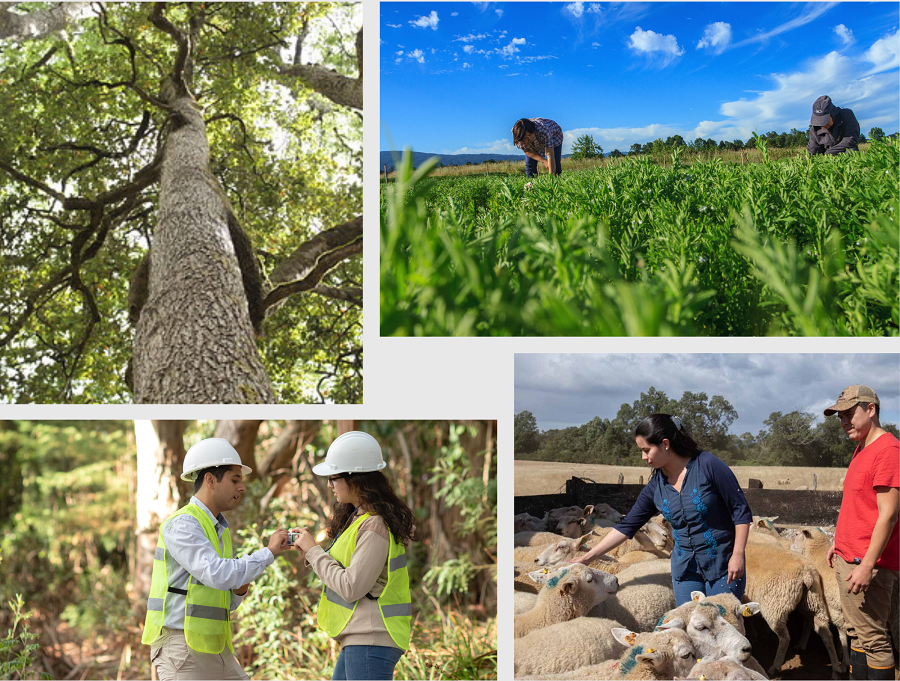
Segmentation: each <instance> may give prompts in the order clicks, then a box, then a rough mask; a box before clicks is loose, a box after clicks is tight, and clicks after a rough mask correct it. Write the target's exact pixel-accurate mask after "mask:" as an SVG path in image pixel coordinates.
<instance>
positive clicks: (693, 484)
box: [616, 452, 753, 582]
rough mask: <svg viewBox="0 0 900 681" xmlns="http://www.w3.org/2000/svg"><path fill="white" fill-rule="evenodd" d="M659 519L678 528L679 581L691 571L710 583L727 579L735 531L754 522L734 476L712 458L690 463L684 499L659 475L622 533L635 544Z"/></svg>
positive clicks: (675, 567)
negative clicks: (645, 527)
mask: <svg viewBox="0 0 900 681" xmlns="http://www.w3.org/2000/svg"><path fill="white" fill-rule="evenodd" d="M657 513H662V514H663V516H664V517H665V519H666V520H668V521H669V524H671V525H672V536H673V538H674V540H675V548H674V549H673V550H672V577H673V579H676V580H677V579H682V578H683V577H684V574H685V572H686V570H687V569H688V567H689V566H690V568H691V569H698V570H699V572H700V574H701V575H703V578H704V579H705V580H706V581H709V582H713V581H715V580H717V579H719V578H720V577H722V576H723V575H725V574H726V573H727V572H728V561H729V560H730V559H731V554H732V552H733V551H734V536H735V531H734V526H735V525H743V524H745V523H750V522H752V520H753V517H752V514H751V513H750V506H749V505H748V504H747V499H746V497H745V496H744V493H743V492H742V491H741V487H740V485H739V484H738V481H737V478H736V477H735V475H734V473H733V472H732V471H731V469H730V468H729V467H728V466H727V465H726V464H725V463H724V462H723V461H721V460H720V459H719V458H717V457H716V456H715V455H714V454H710V453H709V452H701V453H700V454H698V455H697V456H696V457H695V458H693V459H691V460H690V461H688V464H687V468H686V472H685V475H684V483H683V484H682V486H681V492H680V493H679V492H676V491H675V488H674V487H672V485H670V484H669V481H668V479H667V478H666V475H665V473H663V472H662V470H658V471H657V472H656V474H655V475H653V476H652V477H651V478H650V481H649V482H648V483H647V484H646V485H645V486H644V489H643V490H642V491H641V494H640V496H639V497H638V498H637V501H636V502H635V503H634V506H632V508H631V510H630V511H629V512H628V515H626V516H625V518H624V519H623V520H622V521H621V522H620V523H619V524H618V525H616V529H617V530H618V531H619V532H621V533H622V534H624V535H626V536H627V537H628V538H629V539H630V538H632V537H634V535H635V533H636V532H637V531H638V530H639V529H640V528H641V527H643V525H644V524H645V523H646V522H647V521H648V520H650V518H652V517H653V516H654V515H656V514H657ZM692 559H693V560H692Z"/></svg>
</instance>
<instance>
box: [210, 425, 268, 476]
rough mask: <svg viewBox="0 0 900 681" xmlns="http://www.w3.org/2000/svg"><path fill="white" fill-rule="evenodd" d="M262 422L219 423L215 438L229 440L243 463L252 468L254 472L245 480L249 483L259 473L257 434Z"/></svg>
mask: <svg viewBox="0 0 900 681" xmlns="http://www.w3.org/2000/svg"><path fill="white" fill-rule="evenodd" d="M261 423H262V421H228V420H224V421H219V423H218V424H217V425H216V432H215V434H214V437H221V438H225V439H226V440H228V442H230V443H231V446H232V447H234V448H235V450H237V453H238V454H239V455H240V457H241V463H243V464H244V465H245V466H250V468H252V469H253V472H252V473H250V475H248V476H246V477H245V478H244V480H245V481H247V482H249V481H250V480H253V479H254V478H255V477H256V476H257V475H258V473H259V471H258V470H257V466H256V434H257V433H258V432H259V426H260V424H261Z"/></svg>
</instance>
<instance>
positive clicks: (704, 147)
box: [570, 128, 896, 159]
mask: <svg viewBox="0 0 900 681" xmlns="http://www.w3.org/2000/svg"><path fill="white" fill-rule="evenodd" d="M894 134H896V133H894ZM759 137H760V138H761V139H763V140H765V141H766V144H767V145H768V146H770V147H773V148H776V149H788V148H792V147H805V146H806V145H807V143H808V142H809V130H797V128H791V131H790V132H781V133H778V132H775V131H774V130H772V131H769V132H767V133H766V134H765V135H759ZM884 137H885V134H884V131H883V130H882V129H881V128H872V129H870V130H869V137H868V139H867V138H866V136H865V135H864V134H863V133H862V132H860V134H859V141H860V142H866V141H868V140H869V139H874V140H880V139H882V138H884ZM679 147H680V148H683V149H684V150H686V151H695V152H712V151H740V150H741V149H754V148H755V147H756V138H755V137H753V136H751V137H750V138H749V139H748V140H747V141H746V142H744V141H743V140H739V139H736V140H733V141H731V142H728V141H727V140H720V141H719V142H716V141H715V140H714V139H703V138H702V137H698V138H697V139H695V140H694V141H693V142H687V141H685V139H684V138H683V137H682V136H681V135H670V136H669V137H667V138H666V139H665V141H663V139H662V137H657V138H656V139H655V140H653V141H652V142H647V143H645V144H640V143H639V142H636V143H635V144H632V145H631V147H630V148H629V150H628V152H627V153H622V152H621V151H619V150H618V149H613V150H612V151H611V152H609V154H608V156H609V157H610V158H621V157H623V156H638V155H640V154H664V153H669V152H672V151H674V150H675V149H677V148H679ZM570 155H571V156H572V158H577V159H586V158H596V157H598V156H603V155H604V152H603V147H602V146H600V145H599V144H597V143H595V142H594V138H593V136H591V135H581V136H580V137H579V138H578V139H577V140H576V141H575V144H574V146H573V147H572V152H571V154H570Z"/></svg>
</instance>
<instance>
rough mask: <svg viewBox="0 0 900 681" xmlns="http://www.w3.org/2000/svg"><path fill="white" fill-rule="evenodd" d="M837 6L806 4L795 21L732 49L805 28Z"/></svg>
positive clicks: (753, 37)
mask: <svg viewBox="0 0 900 681" xmlns="http://www.w3.org/2000/svg"><path fill="white" fill-rule="evenodd" d="M837 4H838V3H836V2H808V3H806V6H805V7H804V8H803V12H802V13H801V14H800V16H799V17H797V18H796V19H791V20H790V21H786V22H785V23H783V24H780V25H778V26H776V27H775V28H773V29H772V30H771V31H765V32H763V33H759V34H757V35H755V36H752V37H750V38H747V39H746V40H742V41H741V42H739V43H735V44H734V45H732V47H742V46H744V45H749V44H751V43H758V42H764V41H766V40H768V39H769V38H771V37H773V36H776V35H779V34H781V33H786V32H787V31H792V30H794V29H795V28H800V27H801V26H805V25H806V24H808V23H809V22H810V21H814V20H815V19H818V18H819V17H820V16H822V15H823V14H825V12H827V11H828V10H830V9H831V8H832V7H834V6H835V5H837Z"/></svg>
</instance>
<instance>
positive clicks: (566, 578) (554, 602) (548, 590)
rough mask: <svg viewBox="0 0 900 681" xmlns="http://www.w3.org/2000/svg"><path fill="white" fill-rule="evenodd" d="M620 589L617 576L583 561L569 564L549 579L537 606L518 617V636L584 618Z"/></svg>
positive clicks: (516, 621)
mask: <svg viewBox="0 0 900 681" xmlns="http://www.w3.org/2000/svg"><path fill="white" fill-rule="evenodd" d="M618 588H619V584H618V580H617V579H616V577H615V575H610V574H608V573H606V572H602V571H600V570H594V569H593V568H589V567H587V566H586V565H581V564H579V563H573V564H571V565H567V566H566V567H563V568H561V569H559V570H557V571H556V572H555V573H554V574H553V575H552V576H551V577H550V578H549V579H548V580H547V581H546V582H545V584H544V586H543V588H542V589H541V590H540V592H539V593H538V599H537V602H536V603H535V606H534V607H533V608H532V609H531V610H529V611H528V612H526V613H523V614H521V615H519V616H518V617H516V618H515V636H516V638H519V637H521V636H525V635H526V634H528V633H529V632H531V631H533V630H535V629H540V628H542V627H547V626H550V625H551V624H556V623H558V622H565V621H568V620H572V619H575V618H576V617H582V616H584V615H586V614H587V613H588V612H590V610H591V608H593V607H594V606H596V605H598V604H600V603H602V602H603V601H604V600H606V599H607V598H609V597H610V596H613V595H615V593H616V591H617V590H618Z"/></svg>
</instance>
